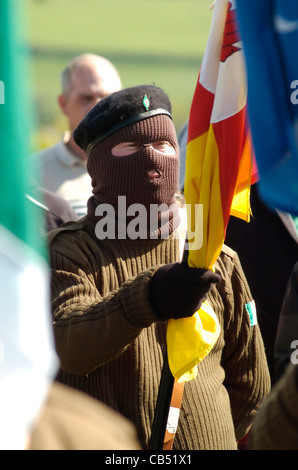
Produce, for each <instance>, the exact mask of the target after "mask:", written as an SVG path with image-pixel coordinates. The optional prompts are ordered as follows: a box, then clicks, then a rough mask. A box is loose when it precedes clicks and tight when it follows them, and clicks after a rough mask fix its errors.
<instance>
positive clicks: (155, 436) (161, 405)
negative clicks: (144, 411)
mask: <svg viewBox="0 0 298 470" xmlns="http://www.w3.org/2000/svg"><path fill="white" fill-rule="evenodd" d="M173 386H174V377H173V375H172V373H171V371H170V367H169V362H168V354H167V352H166V355H165V358H164V365H163V370H162V375H161V380H160V385H159V392H158V397H157V403H156V408H155V413H154V421H153V425H152V433H151V440H150V450H162V448H163V443H164V436H165V432H166V427H167V421H168V414H169V409H170V404H171V398H172V392H173Z"/></svg>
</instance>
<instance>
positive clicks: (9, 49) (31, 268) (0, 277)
mask: <svg viewBox="0 0 298 470" xmlns="http://www.w3.org/2000/svg"><path fill="white" fill-rule="evenodd" d="M26 4H27V3H26V2H25V1H24V0H1V2H0V22H1V26H0V39H1V40H0V183H1V184H0V299H1V304H0V448H1V449H4V450H6V449H13V450H14V449H22V448H24V447H26V442H27V439H28V438H29V439H30V430H31V428H32V426H33V425H34V422H35V419H36V417H37V415H38V412H39V411H40V408H41V407H42V405H43V403H44V400H45V398H46V395H47V391H48V387H49V386H50V384H51V381H52V380H53V378H54V374H55V373H56V370H57V364H58V362H57V358H56V355H55V353H54V346H53V338H52V329H51V322H50V309H49V276H48V265H47V262H46V259H45V257H44V254H45V247H44V246H43V243H42V241H41V236H40V234H41V233H42V230H39V228H42V227H43V225H44V223H45V221H44V220H43V214H42V213H41V212H39V210H38V208H37V207H36V206H34V205H33V204H32V203H31V202H30V201H29V200H28V199H27V197H26V194H27V191H28V189H29V188H30V186H31V184H32V181H33V180H36V178H37V177H38V169H37V168H36V167H34V165H33V161H32V158H31V156H30V155H31V145H30V144H31V142H30V141H31V135H32V99H31V96H30V89H29V80H30V75H29V62H28V59H29V54H28V49H27V46H26V36H25V34H24V33H25V30H24V24H25V23H26V15H25V11H24V8H26Z"/></svg>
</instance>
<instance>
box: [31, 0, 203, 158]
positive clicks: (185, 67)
mask: <svg viewBox="0 0 298 470" xmlns="http://www.w3.org/2000/svg"><path fill="white" fill-rule="evenodd" d="M27 3H28V23H29V28H28V36H29V37H28V41H29V48H30V50H31V53H32V95H33V100H34V106H35V115H36V116H35V118H36V126H35V127H36V138H35V139H34V147H35V149H36V150H38V149H41V148H44V147H47V146H49V145H51V144H53V143H55V142H57V141H58V140H60V136H61V133H62V132H63V131H64V130H65V126H66V122H65V120H64V119H65V118H64V116H63V115H62V113H61V111H60V109H59V107H58V104H57V96H58V94H59V92H60V72H61V70H62V69H63V68H64V66H65V65H66V64H67V62H68V61H69V60H70V59H71V58H72V57H74V56H76V55H78V54H81V53H85V52H92V53H95V54H99V55H103V56H105V57H106V58H108V59H109V60H111V61H112V62H113V63H114V64H115V66H116V67H117V69H118V70H119V73H120V76H121V79H122V84H123V87H127V86H133V85H138V84H144V83H146V84H155V85H157V86H160V87H161V88H163V89H164V90H165V91H166V92H167V93H168V95H169V96H170V99H171V101H172V104H173V118H174V123H175V126H176V130H177V131H179V129H180V127H181V126H182V125H183V123H184V122H185V121H186V119H187V117H188V114H189V108H190V104H191V100H192V95H193V92H194V89H195V84H196V80H197V76H198V71H199V67H200V64H201V60H202V55H203V53H204V50H205V46H206V41H207V37H208V33H209V28H210V23H211V16H212V12H211V10H210V6H211V4H212V0H27Z"/></svg>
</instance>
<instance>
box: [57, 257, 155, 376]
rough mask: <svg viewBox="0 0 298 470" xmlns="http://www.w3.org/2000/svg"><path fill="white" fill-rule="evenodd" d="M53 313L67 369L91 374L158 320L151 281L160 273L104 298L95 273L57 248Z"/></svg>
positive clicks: (129, 282)
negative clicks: (97, 284) (99, 289)
mask: <svg viewBox="0 0 298 470" xmlns="http://www.w3.org/2000/svg"><path fill="white" fill-rule="evenodd" d="M51 267H52V282H51V295H52V312H53V327H54V336H55V343H56V349H57V353H58V355H59V357H60V365H61V368H62V369H63V370H65V371H67V372H69V373H73V374H76V375H86V374H88V373H90V372H91V371H92V370H94V369H96V368H97V367H98V366H100V365H102V364H104V363H105V362H107V361H109V360H111V359H114V358H115V357H117V356H118V355H119V354H121V353H122V352H123V351H124V350H125V348H126V347H127V346H128V345H129V344H130V343H131V342H132V341H133V340H134V339H135V338H136V337H137V336H138V335H139V334H140V332H141V330H142V329H143V328H144V327H147V326H149V325H150V324H151V323H153V322H154V321H157V317H156V316H155V314H154V312H153V310H152V308H151V305H150V303H149V295H148V289H149V282H150V279H151V277H152V275H153V273H154V272H155V269H154V268H152V269H148V270H146V271H144V272H142V273H140V274H139V275H137V276H136V277H135V278H130V279H128V280H126V281H125V282H124V283H123V284H122V286H121V287H120V288H119V289H116V290H113V291H112V292H109V293H108V294H107V295H104V296H101V295H100V293H99V291H98V289H97V288H96V285H95V280H94V273H93V272H92V269H91V267H90V266H89V267H88V265H87V264H86V265H85V266H84V269H82V268H81V267H79V266H77V265H76V264H75V263H74V262H73V261H71V260H70V259H68V258H67V257H66V256H65V255H63V254H61V253H59V252H57V251H55V250H51Z"/></svg>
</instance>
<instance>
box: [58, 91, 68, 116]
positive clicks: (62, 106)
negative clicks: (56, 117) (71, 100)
mask: <svg viewBox="0 0 298 470" xmlns="http://www.w3.org/2000/svg"><path fill="white" fill-rule="evenodd" d="M57 101H58V104H59V106H60V109H61V111H62V112H63V114H67V98H66V96H65V95H59V96H58V99H57Z"/></svg>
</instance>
